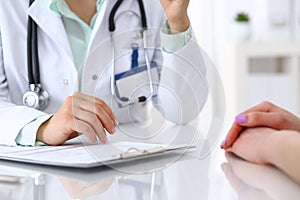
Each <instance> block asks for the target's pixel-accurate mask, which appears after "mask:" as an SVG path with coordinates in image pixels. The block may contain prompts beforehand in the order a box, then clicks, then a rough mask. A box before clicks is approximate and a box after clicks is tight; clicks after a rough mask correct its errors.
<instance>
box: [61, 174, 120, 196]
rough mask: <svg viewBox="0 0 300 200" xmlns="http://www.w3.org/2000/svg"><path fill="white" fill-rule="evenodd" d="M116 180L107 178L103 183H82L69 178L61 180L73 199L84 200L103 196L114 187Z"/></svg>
mask: <svg viewBox="0 0 300 200" xmlns="http://www.w3.org/2000/svg"><path fill="white" fill-rule="evenodd" d="M113 181H114V179H113V178H107V179H104V180H102V181H101V182H93V183H87V182H80V181H75V180H71V179H67V178H60V182H61V183H62V184H63V186H64V188H65V189H66V191H67V192H68V194H69V195H70V197H71V198H72V199H84V198H87V197H91V196H94V195H97V194H102V193H103V192H105V191H106V190H108V188H109V187H110V186H111V185H112V183H113Z"/></svg>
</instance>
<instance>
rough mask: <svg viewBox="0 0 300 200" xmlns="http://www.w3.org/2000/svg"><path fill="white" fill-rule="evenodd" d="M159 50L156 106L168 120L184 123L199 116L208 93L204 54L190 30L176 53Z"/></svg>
mask: <svg viewBox="0 0 300 200" xmlns="http://www.w3.org/2000/svg"><path fill="white" fill-rule="evenodd" d="M170 37H171V36H170ZM162 40H163V38H162ZM162 43H163V41H162ZM162 54H163V66H162V69H161V78H160V86H159V88H158V99H157V100H158V101H157V104H156V107H157V108H158V109H159V110H160V112H161V113H162V114H163V115H164V116H165V118H166V119H167V120H169V121H171V122H173V123H175V124H186V123H188V122H189V121H191V120H193V119H195V118H196V117H197V116H198V114H199V113H200V111H201V109H202V108H203V106H204V104H205V102H206V99H207V96H208V86H207V84H206V78H205V75H206V68H205V65H204V59H203V58H204V57H203V56H204V54H203V52H202V51H201V49H200V47H199V45H198V43H197V41H196V40H195V37H194V36H193V33H192V34H191V38H190V40H189V41H188V42H187V44H186V45H185V46H184V47H182V48H181V49H180V50H178V51H177V52H175V53H169V52H167V51H162Z"/></svg>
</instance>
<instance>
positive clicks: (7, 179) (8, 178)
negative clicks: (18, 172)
mask: <svg viewBox="0 0 300 200" xmlns="http://www.w3.org/2000/svg"><path fill="white" fill-rule="evenodd" d="M25 181H26V178H25V177H21V176H13V175H0V182H2V183H24V182H25Z"/></svg>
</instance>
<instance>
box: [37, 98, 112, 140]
mask: <svg viewBox="0 0 300 200" xmlns="http://www.w3.org/2000/svg"><path fill="white" fill-rule="evenodd" d="M116 125H117V123H116V118H115V116H114V114H113V112H112V110H111V109H110V107H109V106H108V105H107V104H106V103H105V102H104V101H102V100H101V99H98V98H95V97H92V96H88V95H85V94H82V93H75V94H74V95H73V96H69V97H68V98H66V100H65V101H64V103H63V105H62V106H61V108H60V109H59V110H58V111H57V113H55V114H54V115H53V116H52V117H51V118H50V119H49V120H47V121H46V122H45V123H43V124H42V125H41V126H40V128H39V129H38V133H37V140H39V141H42V142H44V143H46V144H48V145H60V144H63V143H64V142H66V141H67V140H68V139H71V138H74V137H77V136H78V134H84V135H86V136H87V137H88V138H89V140H90V141H91V142H96V141H97V138H99V139H100V141H101V142H102V143H106V141H107V138H106V133H105V129H106V130H107V131H108V132H109V133H110V134H113V133H114V132H115V126H116Z"/></svg>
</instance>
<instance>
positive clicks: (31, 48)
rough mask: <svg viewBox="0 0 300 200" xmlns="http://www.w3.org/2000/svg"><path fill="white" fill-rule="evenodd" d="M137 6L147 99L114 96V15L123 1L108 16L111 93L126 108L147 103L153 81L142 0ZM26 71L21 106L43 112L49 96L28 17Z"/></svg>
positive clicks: (31, 1)
mask: <svg viewBox="0 0 300 200" xmlns="http://www.w3.org/2000/svg"><path fill="white" fill-rule="evenodd" d="M137 1H138V4H139V9H140V13H141V23H142V28H143V30H142V37H143V49H144V56H145V62H146V66H147V75H148V79H149V95H148V97H145V96H140V97H138V99H135V100H131V99H130V98H129V97H119V96H118V95H117V94H116V91H115V90H116V88H115V87H116V81H115V48H114V46H115V45H114V37H113V33H114V31H115V29H116V26H115V20H114V17H115V14H116V12H117V10H118V8H119V7H120V5H121V4H122V2H123V0H118V1H117V2H116V3H115V5H114V6H113V8H112V10H111V12H110V15H109V27H108V29H109V32H110V36H111V43H112V57H113V62H112V70H111V83H110V85H111V93H112V96H113V97H114V98H115V99H116V101H117V102H118V103H119V104H122V106H128V105H131V104H133V103H137V102H147V101H149V100H150V99H151V98H152V97H153V93H154V89H153V81H152V76H151V65H150V61H149V56H148V52H147V19H146V13H145V8H144V3H143V1H142V0H137ZM33 2H34V0H30V1H29V6H31V4H32V3H33ZM27 26H28V27H27V70H28V84H29V90H28V91H27V92H25V93H24V95H23V104H24V105H25V106H27V107H30V108H35V109H38V110H44V109H46V108H47V106H48V105H49V101H50V96H49V94H48V93H47V91H45V90H44V89H43V88H42V85H41V81H40V66H39V57H38V34H37V27H38V26H37V24H36V23H35V22H34V20H33V19H32V18H31V17H30V16H29V17H28V25H27Z"/></svg>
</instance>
